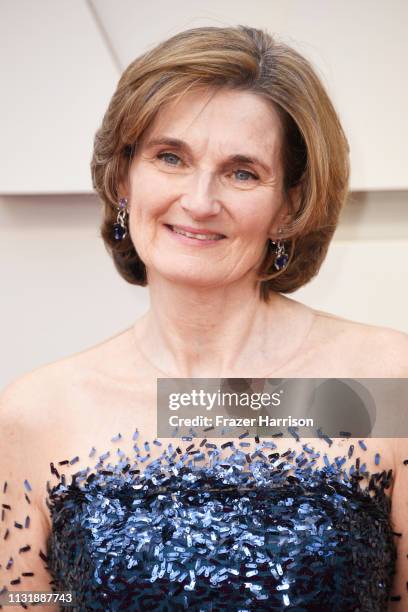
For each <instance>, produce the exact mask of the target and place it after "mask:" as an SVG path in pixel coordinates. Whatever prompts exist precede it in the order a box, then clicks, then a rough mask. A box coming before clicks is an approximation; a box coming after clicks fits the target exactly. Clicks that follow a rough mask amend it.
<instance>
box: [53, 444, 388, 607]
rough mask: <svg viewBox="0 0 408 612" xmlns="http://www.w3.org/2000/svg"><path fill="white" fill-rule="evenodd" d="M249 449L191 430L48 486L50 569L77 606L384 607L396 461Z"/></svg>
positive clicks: (265, 447) (304, 449)
mask: <svg viewBox="0 0 408 612" xmlns="http://www.w3.org/2000/svg"><path fill="white" fill-rule="evenodd" d="M137 437H138V432H135V434H134V435H133V440H135V439H136V438H137ZM321 437H322V438H323V439H326V438H327V437H326V438H325V436H324V434H322V436H321ZM240 438H241V437H240ZM187 441H189V440H187ZM326 441H327V443H328V445H329V446H330V442H331V441H330V440H329V439H326ZM256 442H259V439H258V440H256ZM294 443H295V444H296V442H294ZM241 444H242V442H241V443H240V442H238V441H237V442H235V441H234V442H230V443H225V444H222V447H223V449H222V450H221V449H220V448H218V447H217V445H216V444H212V443H207V442H206V441H201V443H200V441H199V440H198V441H194V440H192V439H191V444H189V445H188V446H187V449H186V450H185V451H183V450H182V449H181V448H179V447H176V448H173V445H172V444H169V445H168V448H167V449H166V450H164V451H163V452H162V454H161V455H160V457H159V458H158V459H155V460H153V461H151V462H150V463H148V464H146V463H145V461H144V460H145V459H146V457H148V456H149V455H147V456H144V457H142V456H141V455H140V454H138V455H137V460H136V464H135V462H134V461H133V465H132V466H131V463H132V462H131V461H130V460H129V458H128V457H125V456H120V457H121V458H120V460H119V461H118V463H117V464H115V465H112V464H111V463H109V464H107V465H103V460H104V459H107V457H108V456H109V453H105V455H102V456H100V462H99V463H98V464H97V466H96V468H95V469H94V471H93V472H92V473H89V469H87V470H82V472H79V473H77V474H75V475H74V476H72V482H71V483H70V484H67V482H66V480H65V479H64V480H62V479H61V481H60V482H59V483H58V484H57V485H55V486H54V487H53V488H50V489H49V490H48V498H47V505H48V507H49V510H50V516H51V520H52V531H51V534H50V537H49V540H48V543H47V558H48V568H49V570H50V572H51V574H52V577H53V581H54V582H53V584H54V587H55V589H56V590H67V591H72V593H73V596H74V601H75V606H76V607H74V608H73V607H70V608H69V610H71V611H75V610H78V611H82V610H88V609H89V610H101V611H102V610H103V611H105V610H109V611H122V610H131V611H135V612H136V611H138V610H148V609H149V610H160V611H178V610H188V609H191V610H194V611H197V612H201V611H203V612H207V611H213V612H215V611H225V612H227V611H228V612H230V611H236V612H238V611H241V612H244V611H247V610H248V611H250V610H251V611H252V610H265V611H266V610H274V611H284V610H291V611H296V612H303V611H304V612H306V611H311V612H321V611H322V610H332V611H337V612H348V611H351V610H354V611H357V610H358V611H360V612H375V611H378V612H383V611H385V610H386V609H387V601H388V600H389V595H390V589H391V584H392V577H393V574H394V566H395V560H396V548H395V543H394V534H393V531H392V527H391V525H390V522H389V513H390V506H391V502H390V499H389V497H388V496H387V495H386V493H385V489H387V488H389V487H390V485H391V479H392V470H389V471H388V472H387V471H383V472H378V473H374V474H371V475H369V474H368V472H366V471H365V465H364V464H363V465H360V460H359V458H358V459H357V460H356V462H355V465H354V466H352V468H350V469H349V471H347V470H346V469H345V468H344V462H345V460H346V458H345V457H336V458H335V460H334V461H333V462H330V460H329V458H328V457H327V456H325V458H324V465H323V467H317V466H316V458H317V457H318V456H319V455H318V453H315V452H314V449H313V448H310V446H307V445H306V444H305V445H303V447H302V450H301V452H299V451H294V450H291V449H289V450H288V451H286V452H285V453H282V454H280V453H278V452H276V445H275V444H273V443H271V442H266V441H265V442H264V441H261V442H260V443H259V444H257V446H256V450H255V452H250V451H249V450H248V448H247V449H245V452H244V450H242V446H241ZM244 444H245V443H244ZM135 446H136V447H137V449H138V451H137V452H138V453H139V452H143V451H142V450H141V447H139V446H137V445H135ZM360 446H361V445H360ZM143 449H144V451H147V450H149V445H148V444H147V446H146V444H144V445H143ZM353 450H354V448H352V449H351V451H350V449H349V453H348V457H349V458H350V457H351V455H352V454H353ZM205 453H206V455H207V457H206V455H205ZM228 453H230V454H229V455H228ZM204 459H207V460H206V462H205V463H204ZM368 477H369V484H368V486H365V487H364V486H363V484H362V481H363V480H364V479H365V478H368ZM61 609H62V610H63V609H64V608H63V607H61ZM66 609H67V610H68V608H66Z"/></svg>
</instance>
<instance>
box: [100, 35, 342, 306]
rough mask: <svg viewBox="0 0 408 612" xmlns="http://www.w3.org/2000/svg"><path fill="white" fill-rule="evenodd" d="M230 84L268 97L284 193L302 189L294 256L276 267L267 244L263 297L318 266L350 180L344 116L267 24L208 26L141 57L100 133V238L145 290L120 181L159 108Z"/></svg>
mask: <svg viewBox="0 0 408 612" xmlns="http://www.w3.org/2000/svg"><path fill="white" fill-rule="evenodd" d="M202 88H206V89H214V90H217V89H221V88H224V89H225V88H227V89H229V90H235V91H245V92H251V93H253V94H255V95H258V96H261V97H262V98H263V99H264V100H267V101H269V103H270V104H271V106H272V107H273V108H274V109H275V110H276V111H277V112H278V115H279V118H280V121H281V124H282V128H283V131H282V133H283V141H282V143H281V151H280V156H281V163H282V168H283V177H284V179H283V186H282V188H283V193H284V196H286V197H288V201H289V200H290V197H289V193H290V190H291V189H292V188H294V187H297V188H298V193H299V194H300V195H299V198H298V202H297V204H296V207H295V208H294V209H293V217H292V220H291V221H290V222H289V224H288V225H287V226H286V227H285V228H284V233H283V234H281V239H284V244H285V247H286V250H287V252H288V253H289V254H290V258H289V262H288V265H287V266H286V267H285V268H284V269H283V270H280V271H277V270H276V269H275V268H274V266H273V264H274V261H275V257H276V253H275V250H274V249H273V247H272V246H271V243H270V241H269V240H268V242H267V244H266V245H265V251H264V256H263V259H262V262H261V265H260V266H259V269H258V276H257V280H258V281H259V292H260V297H261V299H263V300H265V301H267V300H268V296H269V293H270V292H271V291H277V292H281V293H290V292H292V291H295V290H296V289H298V288H299V287H301V286H302V285H305V284H306V283H307V282H308V281H309V280H310V279H312V278H313V277H314V276H315V275H316V274H317V272H318V271H319V269H320V266H321V264H322V262H323V260H324V258H325V256H326V253H327V249H328V246H329V243H330V241H331V238H332V236H333V233H334V230H335V228H336V226H337V222H338V217H339V213H340V210H341V208H342V206H343V204H344V203H345V201H346V198H347V193H348V181H349V157H348V153H349V147H348V143H347V139H346V137H345V134H344V132H343V129H342V126H341V124H340V121H339V118H338V116H337V113H336V111H335V109H334V107H333V104H332V102H331V101H330V98H329V97H328V95H327V92H326V90H325V88H324V86H323V84H322V82H321V80H320V79H319V77H318V76H317V74H316V72H315V71H314V69H313V67H312V66H311V64H310V63H309V62H308V61H307V60H306V59H305V58H304V57H303V56H302V55H300V54H299V53H298V52H297V51H295V50H294V49H293V48H291V47H290V46H288V45H286V44H284V43H282V42H280V41H277V40H276V39H275V38H274V37H273V36H271V35H270V34H269V33H268V32H266V31H264V30H259V29H255V28H250V27H246V26H241V25H240V26H237V27H225V28H224V27H201V28H194V29H190V30H186V31H184V32H180V33H179V34H176V35H175V36H173V37H171V38H169V39H168V40H166V41H164V42H162V43H161V44H159V45H157V46H156V47H154V48H153V49H152V50H150V51H148V52H147V53H145V54H144V55H142V56H140V57H138V58H137V59H136V60H134V61H133V62H132V63H131V64H130V65H129V66H128V67H127V68H126V70H125V71H124V73H123V74H122V76H121V78H120V80H119V83H118V85H117V88H116V91H115V93H114V94H113V97H112V99H111V101H110V104H109V107H108V109H107V111H106V113H105V115H104V118H103V121H102V125H101V127H100V128H99V129H98V131H97V133H96V135H95V140H94V150H93V156H92V161H91V172H92V180H93V185H94V188H95V190H96V192H97V193H98V195H99V197H100V198H101V200H102V201H103V203H104V217H103V221H102V225H101V234H102V237H103V240H104V242H105V245H106V248H107V250H108V252H109V253H110V254H111V255H112V257H113V260H114V263H115V266H116V268H117V270H118V272H119V273H120V274H121V276H122V277H123V278H124V279H125V280H126V281H128V282H129V283H132V284H136V285H142V286H145V285H146V284H147V274H146V267H145V265H144V263H143V262H142V260H141V259H140V257H139V256H138V254H137V252H136V250H135V248H134V245H133V243H132V241H131V238H130V236H129V233H128V235H127V237H126V238H125V239H123V240H121V241H117V240H115V238H114V233H113V224H114V223H115V221H116V214H117V208H116V207H117V203H118V186H119V182H120V181H121V180H122V179H123V178H124V174H125V173H126V172H127V171H128V168H129V165H130V162H131V159H132V154H133V152H134V151H135V148H136V147H137V144H138V142H139V141H140V140H141V138H142V136H143V134H144V133H145V132H146V130H147V129H148V128H149V126H150V125H151V124H152V122H153V121H154V119H155V118H156V116H157V114H158V112H159V111H160V108H161V107H163V105H164V104H168V103H169V102H170V101H172V100H177V99H179V98H180V97H181V96H182V95H184V94H185V93H186V92H188V91H194V90H198V89H202Z"/></svg>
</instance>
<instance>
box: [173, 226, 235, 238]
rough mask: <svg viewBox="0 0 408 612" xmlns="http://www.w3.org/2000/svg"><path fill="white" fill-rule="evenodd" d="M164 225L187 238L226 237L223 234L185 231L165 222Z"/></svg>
mask: <svg viewBox="0 0 408 612" xmlns="http://www.w3.org/2000/svg"><path fill="white" fill-rule="evenodd" d="M165 226H166V227H168V228H169V229H170V230H171V231H172V232H174V233H176V234H181V235H182V236H186V237H187V238H194V239H195V240H223V238H226V236H224V235H223V234H200V233H193V232H187V231H186V230H182V229H179V228H178V227H174V225H169V224H167V223H165Z"/></svg>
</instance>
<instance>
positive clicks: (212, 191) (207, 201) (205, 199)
mask: <svg viewBox="0 0 408 612" xmlns="http://www.w3.org/2000/svg"><path fill="white" fill-rule="evenodd" d="M181 206H182V208H183V209H184V210H185V211H186V212H188V213H189V214H190V215H191V216H193V217H197V218H202V217H209V216H213V215H217V214H218V213H219V212H220V210H221V203H220V201H219V199H218V197H217V189H216V186H215V178H214V176H213V174H212V173H211V172H201V173H200V172H197V173H195V175H194V176H192V177H191V181H190V182H189V187H188V189H187V190H186V192H185V193H184V194H183V196H182V198H181Z"/></svg>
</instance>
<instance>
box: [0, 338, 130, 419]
mask: <svg viewBox="0 0 408 612" xmlns="http://www.w3.org/2000/svg"><path fill="white" fill-rule="evenodd" d="M125 344H129V330H125V331H124V332H121V333H120V334H117V335H115V336H113V337H111V338H108V339H107V340H104V341H103V342H100V343H98V344H96V345H93V346H91V347H88V348H86V349H85V350H83V351H80V352H78V353H75V354H72V355H69V356H67V357H64V358H62V359H59V360H57V361H54V362H52V363H48V364H45V365H43V366H41V367H39V368H36V369H34V370H32V371H30V372H27V373H25V374H23V375H22V376H20V377H18V378H16V379H15V380H13V381H11V382H10V383H9V384H8V385H7V386H6V387H4V388H3V389H2V390H1V393H0V422H1V419H2V417H3V418H6V416H7V413H10V414H12V415H13V418H14V420H18V419H19V418H21V419H29V418H30V414H31V411H32V409H34V408H37V409H36V411H35V415H33V416H35V418H36V419H37V418H38V416H39V414H41V413H43V414H45V412H46V408H47V406H48V405H52V404H53V403H54V402H56V401H61V400H62V399H63V398H64V397H65V396H66V395H67V394H69V392H70V390H74V389H75V387H76V386H77V385H78V383H80V381H81V380H88V381H90V379H91V378H92V376H97V375H98V372H99V373H100V375H101V376H107V375H108V373H109V371H110V374H111V376H115V374H116V373H118V372H119V370H120V364H121V362H123V356H124V353H123V350H124V347H125ZM40 408H41V410H40Z"/></svg>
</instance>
